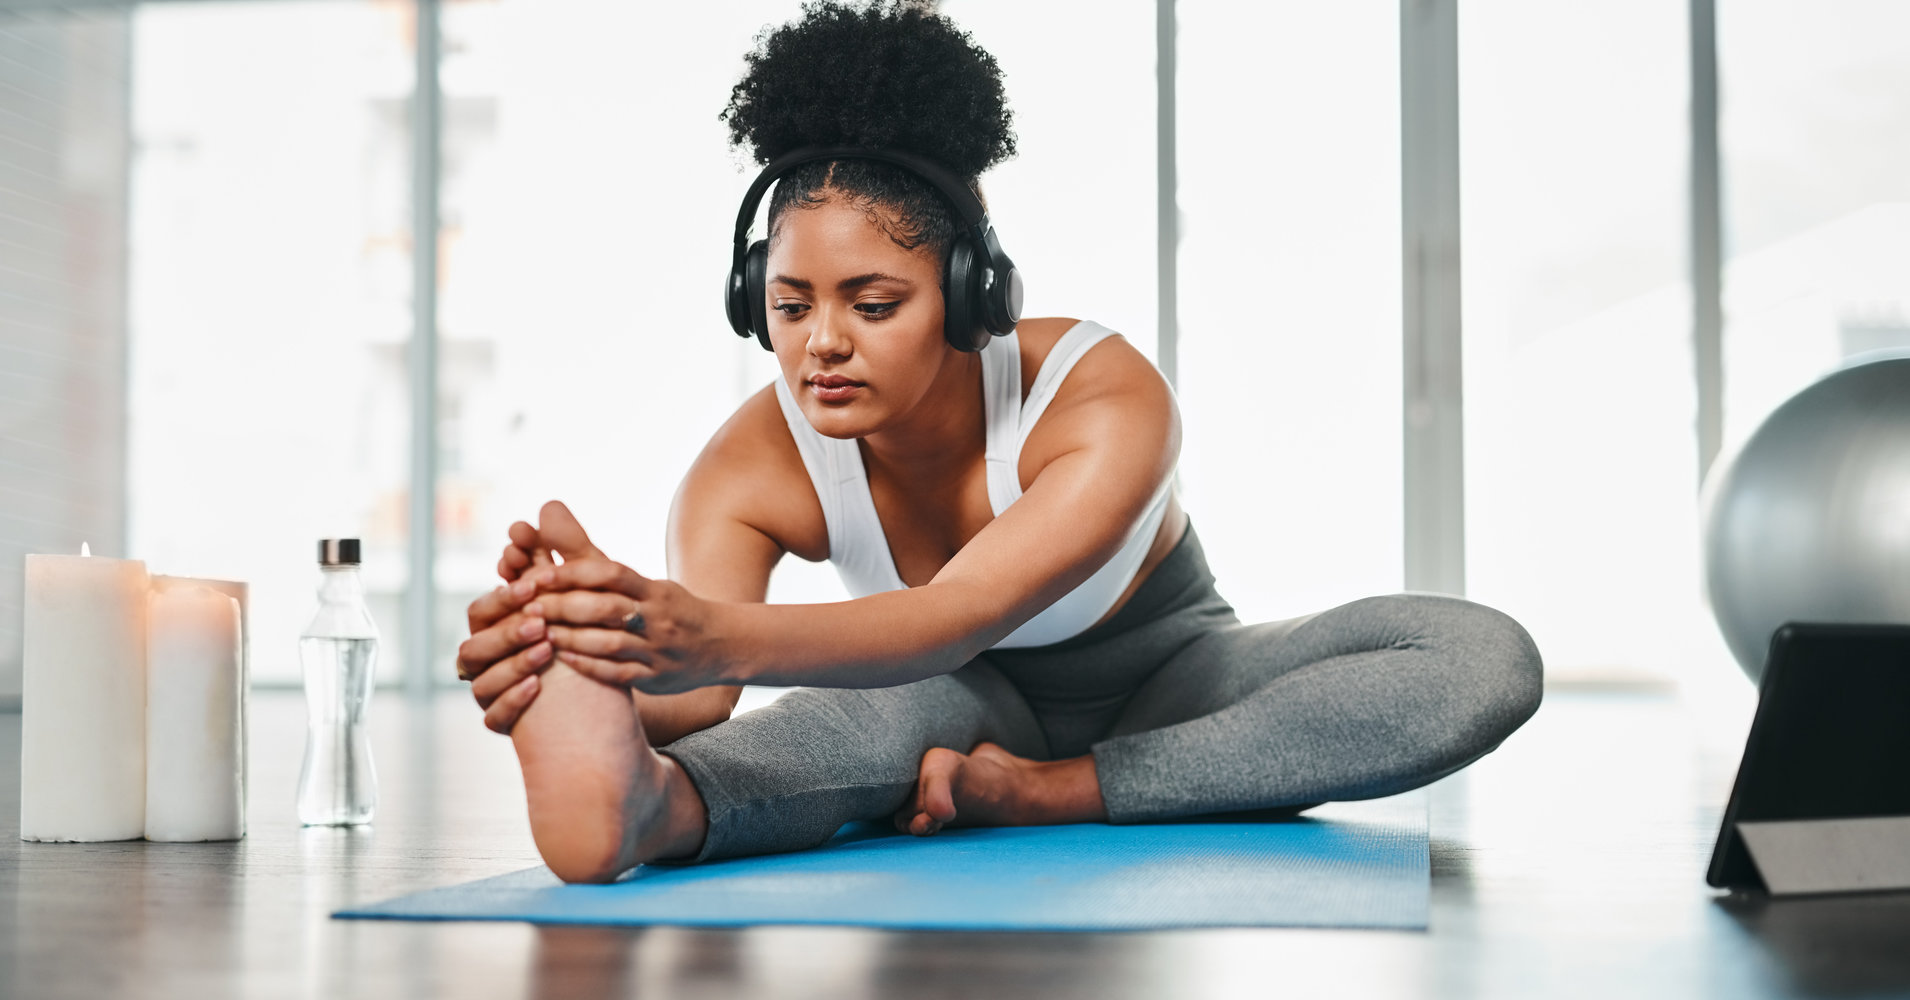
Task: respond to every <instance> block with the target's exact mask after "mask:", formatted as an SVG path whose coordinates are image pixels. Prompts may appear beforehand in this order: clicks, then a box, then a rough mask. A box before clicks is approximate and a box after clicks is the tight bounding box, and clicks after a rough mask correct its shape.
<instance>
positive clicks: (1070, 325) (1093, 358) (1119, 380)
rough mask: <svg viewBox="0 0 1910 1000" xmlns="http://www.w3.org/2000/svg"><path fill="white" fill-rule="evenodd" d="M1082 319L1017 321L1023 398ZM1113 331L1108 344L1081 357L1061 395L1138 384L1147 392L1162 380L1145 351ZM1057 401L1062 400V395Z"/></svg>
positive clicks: (1069, 375)
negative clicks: (1045, 363) (1058, 346)
mask: <svg viewBox="0 0 1910 1000" xmlns="http://www.w3.org/2000/svg"><path fill="white" fill-rule="evenodd" d="M1082 322H1083V321H1082V320H1079V319H1071V318H1064V317H1041V318H1037V319H1024V320H1022V321H1021V322H1020V323H1018V324H1016V326H1015V336H1016V339H1018V340H1019V341H1020V342H1021V396H1022V398H1023V399H1027V398H1028V392H1029V390H1030V389H1031V388H1032V387H1033V386H1034V382H1035V377H1036V376H1037V375H1039V374H1040V373H1041V366H1042V364H1043V363H1044V362H1046V361H1047V360H1048V356H1049V355H1050V354H1052V353H1053V352H1054V347H1055V345H1056V344H1057V343H1060V341H1061V338H1062V337H1065V336H1067V335H1068V332H1069V331H1070V330H1073V329H1074V328H1075V327H1077V326H1080V325H1081V324H1082ZM1109 332H1111V333H1113V334H1114V335H1115V336H1113V337H1108V338H1105V341H1104V344H1106V345H1107V346H1103V344H1097V345H1096V347H1095V349H1094V350H1091V351H1090V352H1089V353H1088V354H1086V355H1084V356H1083V357H1082V358H1081V360H1080V361H1079V362H1078V363H1077V364H1076V365H1075V367H1074V369H1073V370H1072V371H1070V372H1069V374H1068V377H1067V378H1066V379H1064V380H1062V384H1061V386H1060V394H1065V395H1066V396H1068V397H1070V398H1075V399H1078V398H1081V397H1083V396H1086V395H1099V394H1100V392H1098V391H1096V390H1101V391H1105V390H1107V389H1111V388H1118V387H1121V386H1128V387H1138V388H1141V389H1143V391H1145V390H1146V389H1148V388H1151V387H1152V386H1153V384H1154V383H1157V382H1162V379H1161V376H1160V372H1159V370H1158V369H1156V368H1155V367H1154V363H1153V362H1151V361H1149V360H1148V359H1147V356H1146V355H1145V354H1142V353H1141V352H1140V350H1139V349H1138V348H1136V347H1135V346H1134V345H1133V344H1131V343H1129V342H1128V340H1127V338H1126V337H1123V336H1121V335H1120V332H1119V331H1109ZM1107 342H1112V343H1111V344H1109V343H1107ZM1113 345H1118V346H1113ZM1163 384H1164V383H1163ZM1056 402H1057V403H1059V402H1061V400H1060V398H1059V394H1058V395H1057V399H1056Z"/></svg>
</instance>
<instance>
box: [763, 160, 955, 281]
mask: <svg viewBox="0 0 1910 1000" xmlns="http://www.w3.org/2000/svg"><path fill="white" fill-rule="evenodd" d="M820 160H877V161H880V162H882V163H892V164H894V165H895V166H898V167H901V168H903V169H904V170H907V171H908V172H910V173H912V174H915V175H916V176H918V177H920V178H922V179H923V180H925V181H927V182H929V184H931V185H933V186H934V187H935V189H936V190H937V191H940V192H941V193H942V196H943V197H944V198H947V199H948V201H949V206H950V207H951V208H953V209H955V214H956V215H958V216H960V217H961V220H962V225H963V226H965V227H966V228H968V229H969V230H970V232H971V235H973V236H975V237H976V238H977V239H979V238H980V237H981V234H982V233H983V232H984V231H986V230H987V229H988V209H987V208H985V207H983V205H982V202H981V199H980V198H977V197H975V192H974V191H972V190H970V189H969V187H968V185H967V184H965V183H963V182H962V179H961V178H959V177H957V176H955V174H954V173H952V172H950V171H949V170H948V169H947V168H946V167H943V166H942V165H941V164H939V163H936V162H935V161H934V160H930V159H928V158H926V157H921V156H916V155H915V154H913V153H904V152H902V151H900V150H894V149H877V148H873V147H863V146H804V147H803V148H801V149H797V150H793V151H791V152H788V153H784V154H783V155H781V156H779V157H777V158H776V159H774V160H771V161H770V163H769V165H768V166H766V167H764V168H763V172H762V173H760V174H757V175H756V180H755V181H753V182H751V184H750V186H749V191H748V193H746V194H744V195H743V205H742V208H740V209H738V210H737V212H736V259H737V260H738V261H739V262H740V261H741V260H742V259H743V254H744V253H746V252H748V250H749V244H750V239H749V231H750V228H751V227H752V226H754V225H755V224H756V209H757V208H758V206H760V205H761V204H762V200H763V195H764V194H766V193H768V191H769V186H770V185H771V184H774V183H776V182H777V181H778V180H781V179H782V177H783V175H784V174H787V173H789V172H790V171H792V170H794V169H796V168H797V167H800V166H802V165H804V164H807V163H815V162H818V161H820Z"/></svg>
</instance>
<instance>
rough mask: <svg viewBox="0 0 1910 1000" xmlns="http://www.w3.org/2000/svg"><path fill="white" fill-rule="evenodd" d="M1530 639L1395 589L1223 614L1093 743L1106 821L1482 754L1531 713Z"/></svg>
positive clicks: (1370, 777) (1445, 767) (1362, 794)
mask: <svg viewBox="0 0 1910 1000" xmlns="http://www.w3.org/2000/svg"><path fill="white" fill-rule="evenodd" d="M1540 669H1541V668H1540V661H1539V653H1538V649H1537V647H1536V646H1535V645H1534V644H1533V642H1532V639H1531V636H1529V635H1528V634H1526V631H1525V629H1523V628H1521V627H1520V626H1519V624H1518V623H1517V622H1515V621H1513V620H1512V619H1511V618H1509V617H1507V616H1506V615H1504V614H1502V613H1500V612H1498V611H1495V610H1493V609H1491V608H1488V607H1484V606H1482V605H1479V604H1474V603H1471V602H1469V601H1464V600H1461V599H1459V598H1455V597H1444V596H1438V595H1432V594H1400V595H1393V596H1387V597H1373V598H1367V599H1364V600H1359V601H1354V602H1353V603H1351V604H1346V605H1343V606H1341V607H1338V608H1334V609H1332V610H1329V611H1324V612H1320V613H1319V614H1316V615H1312V616H1309V617H1307V618H1304V619H1296V620H1294V621H1288V622H1274V623H1269V624H1266V625H1247V626H1239V627H1232V628H1223V629H1220V630H1218V631H1215V632H1212V633H1209V634H1208V635H1205V636H1203V637H1202V638H1201V639H1199V640H1198V641H1196V642H1194V643H1193V644H1192V645H1190V646H1188V647H1187V648H1186V649H1185V650H1183V651H1182V652H1181V653H1179V654H1178V655H1176V656H1175V657H1174V658H1173V659H1171V660H1169V661H1168V662H1167V663H1165V664H1164V665H1162V667H1161V669H1160V670H1159V671H1157V672H1156V673H1155V674H1154V675H1153V676H1152V677H1150V678H1148V680H1147V681H1146V683H1144V684H1142V685H1141V687H1140V688H1139V689H1138V690H1137V691H1136V692H1135V695H1134V697H1133V699H1132V700H1131V701H1129V703H1128V705H1127V708H1126V709H1125V710H1124V711H1123V713H1122V714H1121V717H1120V718H1119V720H1118V721H1117V722H1116V723H1115V725H1114V728H1113V729H1112V730H1111V731H1110V733H1109V736H1108V737H1107V738H1106V739H1104V740H1102V741H1100V742H1098V743H1096V744H1095V745H1094V747H1093V751H1092V752H1093V759H1094V765H1095V771H1096V774H1097V777H1098V781H1099V784H1100V789H1101V794H1102V798H1103V801H1104V802H1105V803H1106V808H1107V815H1108V818H1109V820H1110V821H1112V822H1116V823H1120V822H1142V821H1147V820H1154V819H1164V818H1168V817H1175V816H1186V815H1193V814H1198V813H1208V812H1221V811H1229V810H1237V809H1262V808H1270V807H1275V806H1286V805H1294V804H1299V803H1313V802H1327V801H1334V800H1346V799H1363V798H1376V797H1379V796H1383V795H1391V794H1394V793H1396V792H1402V791H1405V790H1407V789H1410V788H1417V787H1419V786H1420V785H1424V784H1427V783H1429V782H1432V781H1434V780H1436V779H1438V778H1441V777H1444V776H1445V775H1448V774H1451V773H1452V772H1454V771H1457V770H1458V769H1460V768H1462V767H1464V766H1466V765H1467V764H1469V763H1471V762H1473V761H1474V760H1477V759H1478V758H1480V757H1481V756H1484V755H1485V754H1486V753H1487V752H1489V751H1490V750H1492V749H1493V748H1494V747H1496V746H1498V745H1499V742H1500V741H1501V740H1503V739H1505V737H1506V736H1507V735H1509V734H1511V732H1512V731H1513V730H1514V729H1517V728H1518V727H1519V726H1520V725H1521V724H1522V723H1524V722H1525V720H1526V719H1528V718H1530V717H1531V716H1532V713H1533V712H1535V711H1537V709H1538V704H1539V696H1540V686H1541V684H1540Z"/></svg>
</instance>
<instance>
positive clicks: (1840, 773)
mask: <svg viewBox="0 0 1910 1000" xmlns="http://www.w3.org/2000/svg"><path fill="white" fill-rule="evenodd" d="M1873 816H1910V625H1828V624H1813V623H1800V622H1791V623H1787V624H1785V625H1784V626H1783V627H1781V628H1779V629H1778V630H1777V632H1776V633H1775V634H1774V635H1772V636H1771V651H1770V655H1769V657H1768V658H1767V659H1766V660H1765V663H1764V677H1763V680H1762V682H1761V683H1760V684H1759V685H1758V703H1757V715H1756V717H1755V718H1753V720H1752V722H1751V734H1750V736H1749V738H1747V739H1746V740H1745V743H1744V758H1743V760H1742V761H1741V762H1740V763H1739V764H1738V776H1737V781H1736V783H1735V784H1733V785H1732V787H1731V801H1730V803H1729V804H1728V805H1727V806H1726V807H1725V810H1724V824H1723V826H1722V828H1721V829H1719V831H1718V843H1717V847H1716V848H1715V849H1714V850H1713V851H1712V853H1711V868H1710V871H1708V872H1707V873H1706V874H1705V881H1707V882H1709V883H1711V884H1712V885H1714V886H1717V887H1718V888H1721V889H1762V888H1764V882H1763V880H1762V879H1761V878H1759V876H1758V872H1757V868H1756V866H1755V865H1753V864H1752V862H1751V856H1750V853H1749V852H1748V851H1747V850H1746V849H1745V846H1744V841H1743V838H1742V837H1741V836H1740V834H1739V832H1738V824H1739V823H1743V822H1757V821H1763V820H1805V819H1846V818H1860V817H1873Z"/></svg>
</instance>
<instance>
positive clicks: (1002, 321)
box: [977, 226, 1022, 337]
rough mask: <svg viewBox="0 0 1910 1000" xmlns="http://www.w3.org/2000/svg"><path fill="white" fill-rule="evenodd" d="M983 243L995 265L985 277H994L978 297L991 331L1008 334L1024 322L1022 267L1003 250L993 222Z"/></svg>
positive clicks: (984, 234)
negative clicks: (1022, 316)
mask: <svg viewBox="0 0 1910 1000" xmlns="http://www.w3.org/2000/svg"><path fill="white" fill-rule="evenodd" d="M982 243H983V245H984V246H985V247H986V248H987V250H988V259H989V261H990V263H991V265H992V266H991V273H990V274H988V275H985V276H984V277H986V278H988V279H991V280H989V282H988V287H987V289H985V290H983V291H981V292H980V293H979V294H978V296H977V301H978V302H979V303H980V308H981V309H982V310H983V315H984V316H985V317H986V323H987V326H988V332H990V333H992V334H994V335H995V336H997V337H1005V336H1007V335H1008V334H1010V333H1013V332H1014V331H1015V324H1017V323H1019V322H1021V297H1022V287H1021V271H1020V270H1018V269H1016V267H1015V262H1014V261H1012V260H1009V259H1008V255H1007V254H1005V253H1003V252H1002V249H1001V241H1000V240H999V239H996V238H995V228H994V227H993V226H990V227H989V228H988V231H987V232H985V233H983V234H982Z"/></svg>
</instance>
